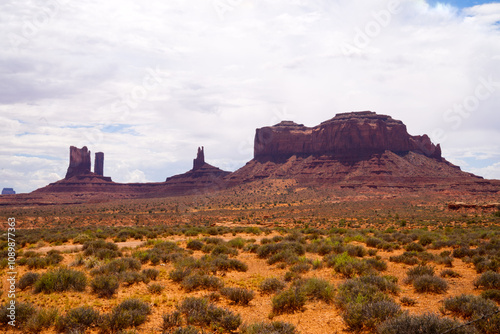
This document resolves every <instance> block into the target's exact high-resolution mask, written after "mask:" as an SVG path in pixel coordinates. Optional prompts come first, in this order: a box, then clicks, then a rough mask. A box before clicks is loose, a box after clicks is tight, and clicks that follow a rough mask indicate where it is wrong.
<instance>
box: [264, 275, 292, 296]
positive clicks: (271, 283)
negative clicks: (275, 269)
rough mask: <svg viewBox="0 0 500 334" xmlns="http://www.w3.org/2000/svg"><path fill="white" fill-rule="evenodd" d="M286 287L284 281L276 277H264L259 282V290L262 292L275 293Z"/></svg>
mask: <svg viewBox="0 0 500 334" xmlns="http://www.w3.org/2000/svg"><path fill="white" fill-rule="evenodd" d="M285 287H286V284H285V282H283V281H281V280H280V279H278V278H275V277H272V278H266V279H264V280H263V281H262V282H261V283H260V291H261V292H262V293H276V292H279V291H281V290H283V289H284V288H285Z"/></svg>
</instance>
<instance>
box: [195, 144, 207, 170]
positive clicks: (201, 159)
mask: <svg viewBox="0 0 500 334" xmlns="http://www.w3.org/2000/svg"><path fill="white" fill-rule="evenodd" d="M203 150H204V148H203V146H202V147H201V148H200V147H198V154H197V155H196V159H193V170H197V169H200V168H201V167H203V165H204V164H205V153H204V151H203Z"/></svg>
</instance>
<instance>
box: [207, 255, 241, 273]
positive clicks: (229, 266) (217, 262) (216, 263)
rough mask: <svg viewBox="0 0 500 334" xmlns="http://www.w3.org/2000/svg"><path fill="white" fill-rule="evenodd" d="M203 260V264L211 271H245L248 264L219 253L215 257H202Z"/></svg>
mask: <svg viewBox="0 0 500 334" xmlns="http://www.w3.org/2000/svg"><path fill="white" fill-rule="evenodd" d="M202 260H203V261H206V264H205V266H206V267H207V268H209V270H210V271H211V272H212V273H214V274H215V273H217V271H222V272H226V271H231V270H235V271H239V272H245V271H247V270H248V265H247V264H246V263H244V262H242V261H240V260H238V259H230V258H228V257H227V256H226V255H219V256H216V257H203V258H202Z"/></svg>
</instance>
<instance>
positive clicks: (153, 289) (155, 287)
mask: <svg viewBox="0 0 500 334" xmlns="http://www.w3.org/2000/svg"><path fill="white" fill-rule="evenodd" d="M163 289H164V287H163V285H161V284H158V283H153V284H151V285H148V291H149V292H150V293H153V294H156V295H159V294H161V292H162V291H163Z"/></svg>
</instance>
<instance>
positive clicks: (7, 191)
mask: <svg viewBox="0 0 500 334" xmlns="http://www.w3.org/2000/svg"><path fill="white" fill-rule="evenodd" d="M15 194H16V192H15V191H14V188H3V189H2V195H15Z"/></svg>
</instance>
